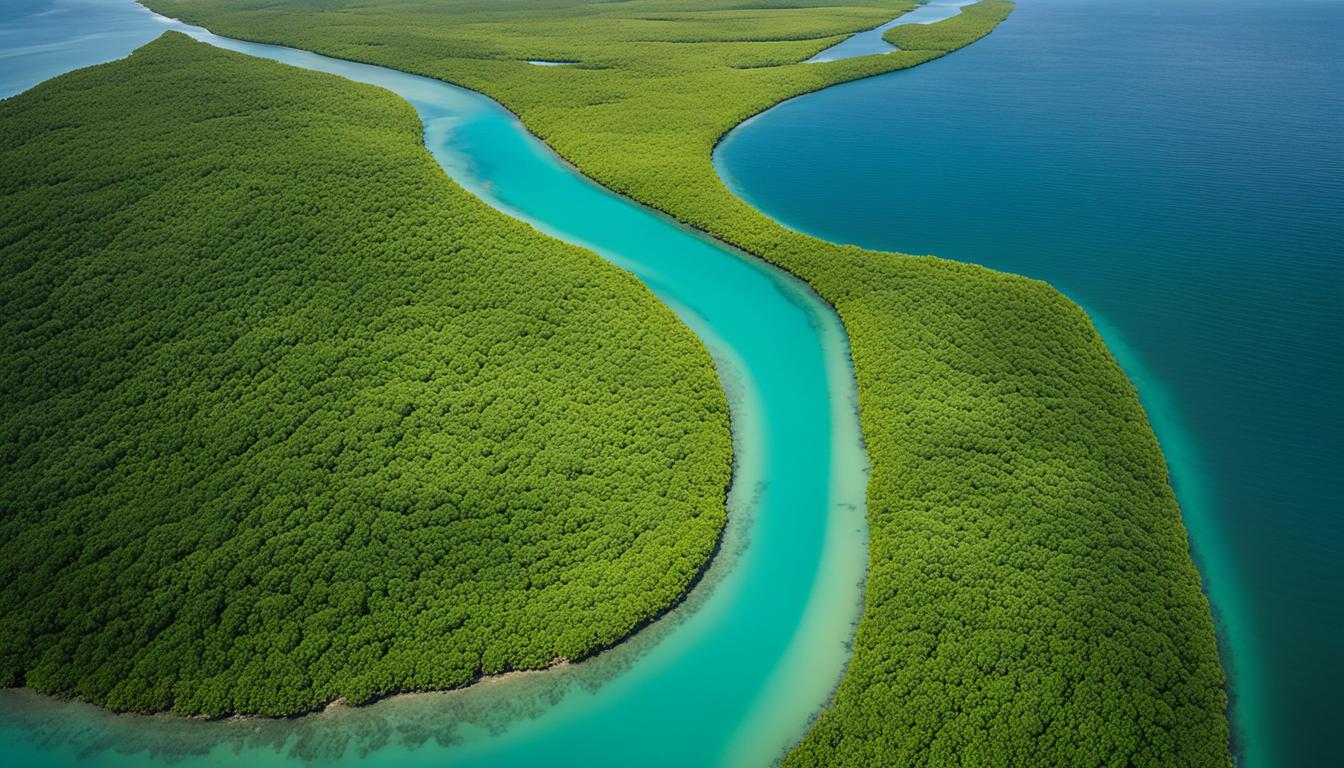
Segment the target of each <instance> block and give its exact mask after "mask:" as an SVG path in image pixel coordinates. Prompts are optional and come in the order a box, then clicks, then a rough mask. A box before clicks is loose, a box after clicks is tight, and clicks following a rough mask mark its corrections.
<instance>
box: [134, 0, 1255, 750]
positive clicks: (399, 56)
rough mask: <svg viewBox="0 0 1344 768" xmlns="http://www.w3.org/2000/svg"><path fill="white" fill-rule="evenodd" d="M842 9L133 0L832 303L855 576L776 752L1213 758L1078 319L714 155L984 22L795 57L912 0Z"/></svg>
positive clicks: (1142, 496)
mask: <svg viewBox="0 0 1344 768" xmlns="http://www.w3.org/2000/svg"><path fill="white" fill-rule="evenodd" d="M838 1H839V0H784V1H780V0H767V1H766V2H746V3H743V2H740V1H738V0H734V1H733V2H731V3H729V2H724V0H630V1H629V2H621V3H596V2H584V1H583V0H546V1H543V0H489V1H487V0H435V1H434V2H400V3H396V4H388V3H381V2H369V0H330V2H324V3H321V4H314V3H311V2H308V1H307V0H146V2H147V3H148V4H149V5H151V6H152V7H154V8H156V9H158V10H161V11H163V12H165V13H168V14H170V15H173V16H178V17H182V18H186V19H188V20H191V21H196V22H200V23H204V24H206V25H207V26H209V27H210V28H212V29H213V30H215V31H217V32H220V33H223V34H229V35H233V36H236V37H243V38H248V39H253V40H264V41H268V42H278V43H284V44H288V45H293V46H298V47H303V48H311V49H314V50H318V51H321V52H323V53H327V54H330V55H334V56H340V57H345V58H351V59H358V60H363V61H370V62H373V63H377V64H383V65H386V66H391V67H395V68H398V69H403V70H407V71H413V72H417V73H419V74H425V75H429V76H432V77H438V78H441V79H444V80H448V81H451V82H455V83H459V84H462V85H466V86H468V87H472V88H475V89H478V90H481V91H483V92H485V93H488V94H490V95H491V96H493V97H495V98H497V99H499V100H501V101H503V102H504V103H505V104H506V105H507V106H509V107H510V108H511V109H512V110H514V111H515V112H517V113H518V114H519V115H520V116H521V117H522V119H523V121H524V123H526V124H527V126H528V127H529V128H530V129H531V130H532V131H533V132H535V133H537V134H538V135H540V136H541V137H542V138H544V139H545V140H546V141H547V142H549V143H550V144H551V145H552V146H553V147H555V148H556V149H557V150H558V151H559V152H560V153H561V154H562V155H564V156H565V157H566V158H567V159H569V160H570V161H572V162H574V163H575V164H577V165H578V166H579V167H580V168H582V169H583V170H584V171H585V172H586V173H588V174H589V175H591V176H593V177H595V178H596V179H598V180H599V181H601V182H602V183H603V184H605V185H607V186H608V187H611V188H613V189H616V190H619V191H621V192H624V193H626V194H629V195H631V196H632V197H634V198H636V199H638V200H640V201H642V202H645V203H647V204H649V205H652V206H655V207H657V208H660V209H662V210H665V211H667V212H669V213H670V214H672V215H674V216H676V217H677V218H679V219H680V220H682V221H684V222H686V223H688V224H691V225H693V226H696V227H698V228H700V229H703V230H706V231H708V232H711V233H713V234H715V235H716V236H718V237H720V238H722V239H724V240H726V241H728V242H731V243H733V244H735V245H738V246H740V247H742V248H744V249H746V250H749V251H751V252H753V253H756V254H758V255H760V256H762V257H763V258H765V259H767V260H769V261H772V262H774V263H776V264H779V265H781V266H783V267H785V268H787V269H789V270H791V271H793V272H794V273H795V274H798V275H799V276H801V277H802V278H804V279H805V280H807V281H808V282H810V283H811V284H812V285H813V286H814V287H815V288H816V289H817V291H818V292H819V293H820V294H821V295H822V296H823V297H825V298H826V299H827V300H829V301H830V302H831V303H832V304H833V305H834V306H835V307H836V309H837V311H838V312H839V313H840V316H841V317H842V319H843V320H844V322H845V326H846V328H847V329H848V331H849V334H850V340H851V344H852V350H853V355H854V360H855V365H856V370H857V375H858V382H859V388H860V406H861V417H862V421H863V428H864V433H865V437H866V439H867V442H868V447H869V451H870V458H871V460H872V467H873V475H872V482H871V484H870V488H869V498H868V508H869V516H870V523H871V532H872V544H871V554H870V558H871V562H870V576H869V582H868V592H867V605H866V608H865V613H864V617H863V621H862V624H861V626H860V629H859V634H858V639H857V646H856V649H855V654H854V657H853V660H852V661H851V664H850V668H849V671H848V673H847V676H846V678H845V680H844V681H843V682H842V684H841V688H840V690H839V692H838V694H837V697H836V700H835V702H834V703H833V705H832V706H831V707H830V708H829V709H828V710H827V711H826V712H825V713H824V714H823V716H822V717H821V720H820V721H819V722H818V723H817V725H816V726H815V728H814V729H813V730H812V731H811V733H810V734H809V735H808V736H807V738H806V739H805V740H804V742H803V743H802V744H801V745H800V746H799V747H798V748H797V749H795V750H794V752H793V753H791V755H790V756H789V758H788V761H787V762H788V763H789V764H792V765H826V766H831V765H853V766H868V765H874V764H887V763H897V764H900V763H908V764H917V765H920V764H922V765H940V766H955V765H1033V766H1036V765H1067V766H1100V765H1117V766H1124V765H1131V764H1132V765H1136V766H1138V765H1163V766H1181V765H1189V766H1212V765H1226V764H1227V763H1228V762H1229V758H1228V750H1227V737H1228V729H1227V722H1226V718H1225V714H1224V708H1225V704H1226V695H1225V693H1224V690H1223V685H1222V683H1223V676H1222V671H1221V668H1220V666H1219V662H1218V658H1217V651H1216V647H1215V643H1214V636H1213V626H1212V619H1211V616H1210V612H1209V607H1208V604H1207V602H1206V600H1205V599H1204V597H1203V595H1202V593H1201V592H1200V589H1199V577H1198V573H1197V572H1196V571H1195V569H1194V567H1193V565H1192V564H1191V562H1190V557H1189V553H1188V550H1187V547H1186V542H1185V536H1184V530H1183V528H1182V526H1181V522H1180V518H1179V510H1178V509H1177V507H1176V503H1175V499H1174V497H1173V495H1172V492H1171V489H1170V487H1169V484H1168V480H1167V475H1166V467H1165V464H1164V462H1163V459H1162V455H1161V452H1160V450H1159V448H1158V446H1157V443H1156V441H1155V440H1154V438H1153V436H1152V433H1151V431H1150V429H1149V427H1148V425H1147V421H1146V418H1145V416H1144V414H1143V412H1142V409H1141V408H1140V406H1139V403H1138V400H1137V397H1136V395H1135V393H1134V391H1133V389H1132V387H1131V386H1130V385H1129V383H1128V381H1127V380H1126V379H1125V377H1124V375H1123V372H1121V371H1120V370H1119V368H1118V367H1117V366H1116V365H1115V363H1114V361H1113V360H1112V359H1111V357H1110V355H1109V353H1108V352H1107V351H1106V349H1105V348H1104V346H1103V344H1102V343H1101V341H1100V339H1099V337H1098V336H1097V334H1096V332H1095V330H1094V329H1093V328H1092V327H1091V324H1090V323H1089V321H1088V319H1087V317H1086V316H1085V315H1084V314H1083V313H1082V311H1081V310H1079V309H1078V308H1077V307H1076V306H1074V305H1072V304H1071V303H1070V302H1068V301H1067V300H1066V299H1064V298H1063V297H1061V296H1060V295H1059V294H1058V293H1056V292H1055V291H1053V290H1051V289H1050V288H1049V287H1048V286H1045V285H1043V284H1041V283H1037V282H1033V281H1030V280H1025V279H1022V278H1018V277H1012V276H1007V275H1000V274H995V273H993V272H990V271H988V270H984V269H979V268H976V267H972V266H966V265H957V264H952V263H948V262H944V261H939V260H936V259H931V258H911V257H907V256H900V255H895V254H884V253H874V252H870V251H864V250H861V249H858V248H853V247H846V246H839V245H834V244H829V243H824V242H821V241H818V240H815V239H812V238H809V237H807V236H805V235H802V234H799V233H795V232H791V231H788V230H786V229H784V228H782V227H780V226H779V225H778V224H776V223H775V222H773V221H771V220H769V219H768V218H766V217H764V216H762V215H761V214H760V213H759V212H757V211H755V210H753V209H752V208H751V207H750V206H748V205H747V204H745V203H744V202H742V201H741V200H739V199H737V198H736V197H734V196H733V195H732V194H731V193H730V192H729V191H728V190H727V189H726V188H725V187H724V186H723V185H722V183H721V182H720V181H719V179H718V177H717V176H716V174H715V172H714V169H713V166H712V164H711V161H710V155H711V151H712V148H713V146H714V144H715V142H716V141H717V140H718V139H719V137H721V136H722V135H723V134H724V133H725V132H726V131H727V130H729V129H730V128H731V127H732V126H734V125H735V124H737V123H738V122H740V121H741V120H743V119H745V118H747V117H748V116H750V115H752V114H755V113H757V112H760V111H761V110H762V109H764V108H766V107H768V106H770V105H772V104H774V103H776V102H779V101H781V100H784V99H786V98H789V97H791V96H794V95H798V94H801V93H805V92H808V91H812V90H816V89H818V88H822V87H825V86H827V85H830V84H833V83H837V82H841V81H845V80H851V79H854V78H858V77H863V76H868V75H874V74H878V73H881V72H888V71H892V70H896V69H901V68H903V67H909V66H912V65H915V64H919V63H921V62H924V61H928V60H929V59H931V58H934V57H936V56H940V55H943V53H944V52H945V51H946V49H947V48H948V47H951V45H952V44H951V43H949V42H947V40H948V39H949V38H952V37H955V38H956V39H957V40H959V41H961V42H970V41H972V40H974V39H976V38H977V37H979V36H980V35H982V34H983V33H985V32H987V31H988V30H989V29H990V28H991V27H992V26H993V24H994V23H995V22H996V21H997V19H998V18H999V15H998V14H996V13H990V12H988V11H984V10H982V11H976V10H975V7H972V9H971V10H970V11H969V12H963V15H962V17H959V18H958V19H957V20H952V21H947V22H940V23H939V24H936V25H931V27H930V29H929V30H928V31H926V32H924V33H923V35H924V37H925V38H926V39H929V40H937V41H939V42H938V43H937V46H936V47H935V48H933V49H930V50H903V51H899V52H896V53H891V54H889V55H883V56H868V57H863V58H859V59H850V60H842V61H835V62H830V63H826V64H802V63H799V62H802V61H803V60H804V59H806V58H808V57H809V56H811V55H813V54H815V53H817V52H819V51H821V50H823V49H824V48H826V47H828V46H829V45H832V44H834V43H836V42H838V41H839V40H841V39H843V37H844V35H845V34H848V33H851V32H854V31H857V30H860V29H867V28H871V27H873V26H875V25H877V24H879V23H880V22H882V21H885V20H886V19H888V18H890V17H891V15H892V14H893V13H894V12H895V11H896V10H898V9H903V8H908V7H911V6H909V5H907V4H905V3H891V2H889V0H842V2H843V4H837V2H838ZM995 7H998V8H1000V9H1001V8H1002V6H1001V5H997V4H996V5H995ZM948 30H951V31H952V33H954V34H948V32H947V31H948ZM910 44H911V45H912V46H916V45H919V43H914V42H911V43H910ZM925 44H931V43H925ZM528 59H547V60H558V61H575V62H578V64H576V65H574V66H567V67H548V68H541V67H533V66H530V65H528V64H526V63H524V62H525V61H526V60H528Z"/></svg>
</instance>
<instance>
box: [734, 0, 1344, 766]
mask: <svg viewBox="0 0 1344 768" xmlns="http://www.w3.org/2000/svg"><path fill="white" fill-rule="evenodd" d="M1341 36H1344V3H1341V2H1333V1H1331V0H1285V1H1284V2H1280V3H1274V4H1272V5H1266V4H1264V3H1258V2H1250V1H1249V0H1089V1H1088V2H1078V1H1077V0H1021V2H1019V3H1018V6H1017V10H1016V11H1015V12H1014V13H1013V15H1012V16H1011V17H1009V19H1008V20H1007V21H1006V22H1004V23H1003V24H1002V25H1001V26H1000V27H999V28H998V30H997V31H995V32H994V33H993V34H991V35H990V36H989V37H988V38H986V39H984V40H982V41H980V42H979V43H976V44H975V45H973V46H970V47H969V48H967V49H965V50H962V51H959V52H957V53H955V54H953V55H951V56H949V57H947V58H944V59H941V60H939V61H935V62H932V63H930V64H927V65H925V66H921V67H917V68H915V69H913V70H909V71H904V72H897V73H894V74H890V75H884V76H881V77H877V78H872V79H869V80H864V81H859V82H856V83H851V84H848V85H843V86H839V87H835V88H831V89H828V90H825V91H822V92H819V93H816V94H811V95H808V96H803V97H801V98H799V99H796V100H794V101H791V102H786V103H785V104H783V105H781V106H779V107H777V108H775V109H774V110H771V111H769V112H767V113H765V114H763V115H761V116H759V117H758V118H756V119H754V120H752V121H749V122H748V123H746V124H744V125H743V126H742V127H741V128H739V129H738V130H736V131H734V132H733V133H732V134H730V135H729V136H728V137H727V139H726V140H725V141H724V142H723V143H722V144H721V145H720V149H719V151H718V154H717V156H716V162H717V164H718V167H719V170H720V173H721V174H722V175H723V176H724V178H725V180H726V181H727V182H728V183H729V184H730V186H732V187H733V189H734V190H735V191H737V192H738V194H740V195H742V196H743V197H745V198H746V199H747V200H748V201H750V202H751V203H753V204H754V205H756V206H757V207H759V208H761V209H762V210H764V211H765V212H767V213H769V214H770V215H772V216H774V217H775V218H777V219H779V220H781V221H782V222H784V223H785V224H787V225H789V226H791V227H794V228H796V229H799V230H803V231H805V232H808V233H811V234H814V235H817V236H819V237H823V238H826V239H828V240H833V241H838V242H850V243H857V244H860V245H863V246H867V247H871V248H879V249H885V250H896V251H903V252H907V253H916V254H935V255H938V256H942V257H946V258H952V259H959V260H962V261H970V262H976V263H979V264H984V265H987V266H990V267H993V268H995V269H1001V270H1006V271H1009V272H1016V273H1020V274H1024V275H1029V276H1031V277H1036V278H1040V279H1042V280H1046V281H1048V282H1050V283H1052V284H1053V285H1055V286H1056V287H1057V288H1059V289H1060V290H1062V291H1063V292H1065V293H1066V294H1068V295H1069V296H1070V297H1071V298H1073V299H1074V300H1075V301H1077V302H1079V303H1080V304H1082V305H1083V306H1084V307H1085V308H1086V309H1087V310H1088V311H1089V312H1090V313H1091V314H1092V316H1093V318H1094V320H1096V321H1097V324H1098V327H1099V329H1100V330H1101V331H1102V333H1103V335H1104V336H1105V337H1106V339H1107V341H1108V342H1109V343H1110V345H1111V348H1112V350H1113V351H1114V352H1115V354H1116V356H1117V358H1118V359H1119V360H1120V362H1121V364H1122V365H1123V366H1124V367H1125V369H1126V370H1127V371H1128V373H1129V374H1130V376H1131V378H1132V379H1133V380H1134V381H1135V384H1136V385H1137V386H1138V387H1139V390H1140V393H1141V395H1142V397H1143V400H1144V404H1145V406H1146V407H1147V408H1148V411H1149V414H1150V417H1151V418H1152V420H1153V424H1154V427H1155V429H1156V431H1157V433H1158V436H1159V438H1160V439H1161V441H1162V444H1163V448H1164V450H1165V451H1166V455H1167V459H1168V462H1169V464H1170V466H1171V469H1172V474H1173V480H1174V482H1175V485H1176V489H1177V492H1178V494H1179V496H1180V499H1181V503H1182V507H1183V511H1184V515H1185V518H1186V524H1187V526H1188V528H1189V531H1190V537H1191V542H1192V544H1193V546H1194V550H1195V555H1196V562H1197V564H1198V565H1199V567H1200V570H1201V572H1202V573H1203V575H1204V579H1205V587H1206V589H1207V590H1208V592H1209V595H1210V597H1211V598H1212V601H1213V604H1214V610H1215V612H1216V618H1217V620H1218V622H1219V633H1220V641H1221V645H1222V652H1223V660H1224V664H1225V665H1226V666H1227V668H1228V672H1229V674H1230V675H1231V678H1232V686H1231V693H1232V695H1233V697H1234V706H1233V717H1234V727H1235V728H1236V729H1237V730H1238V736H1237V744H1236V745H1235V746H1236V748H1237V749H1238V751H1239V752H1240V753H1241V756H1242V765H1244V766H1250V768H1271V767H1273V768H1288V767H1298V766H1300V767H1306V766H1327V765H1332V766H1338V765H1341V762H1340V752H1339V726H1340V724H1341V722H1344V720H1341V716H1340V710H1339V704H1338V698H1339V692H1340V690H1342V689H1344V652H1342V651H1344V646H1342V645H1341V634H1342V633H1344V577H1341V566H1340V563H1341V557H1342V555H1344V481H1342V476H1344V409H1342V408H1341V405H1340V394H1341V392H1344V354H1342V353H1344V343H1342V342H1341V331H1344V322H1342V318H1344V309H1342V307H1344V280H1342V279H1341V274H1342V270H1341V261H1344V56H1341V48H1340V39H1341Z"/></svg>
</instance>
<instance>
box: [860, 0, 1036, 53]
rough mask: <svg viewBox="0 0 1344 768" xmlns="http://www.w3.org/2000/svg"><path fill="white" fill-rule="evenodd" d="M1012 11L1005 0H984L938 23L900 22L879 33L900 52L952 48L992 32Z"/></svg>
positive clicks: (946, 50) (964, 44)
mask: <svg viewBox="0 0 1344 768" xmlns="http://www.w3.org/2000/svg"><path fill="white" fill-rule="evenodd" d="M1012 12H1013V4H1012V3H1011V2H1008V0H983V1H982V2H979V3H976V4H975V5H968V6H966V7H965V8H964V9H962V11H961V13H960V14H959V15H957V16H953V17H952V18H950V19H946V20H944V21H941V22H939V23H937V24H903V25H901V26H899V27H892V28H891V29H888V30H887V31H886V32H883V33H882V39H883V40H886V41H887V42H888V43H891V44H892V45H894V46H896V47H897V48H900V49H901V50H903V51H942V52H944V53H946V52H948V51H955V50H956V49H958V48H961V47H963V46H966V45H970V44H971V43H973V42H975V41H976V40H979V39H980V38H982V37H984V36H985V35H988V34H989V33H990V32H993V31H994V28H995V27H997V26H998V25H999V22H1001V21H1003V20H1004V19H1006V18H1008V14H1010V13H1012Z"/></svg>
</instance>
